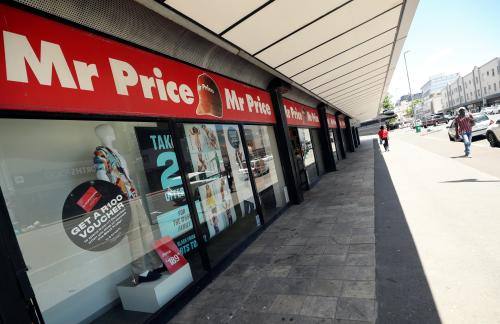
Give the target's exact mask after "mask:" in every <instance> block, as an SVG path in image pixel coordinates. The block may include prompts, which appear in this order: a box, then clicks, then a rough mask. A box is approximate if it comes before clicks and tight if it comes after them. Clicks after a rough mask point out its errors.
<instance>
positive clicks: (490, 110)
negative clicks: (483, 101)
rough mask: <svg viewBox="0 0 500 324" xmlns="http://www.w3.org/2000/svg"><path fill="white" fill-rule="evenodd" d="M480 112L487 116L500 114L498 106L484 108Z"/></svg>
mask: <svg viewBox="0 0 500 324" xmlns="http://www.w3.org/2000/svg"><path fill="white" fill-rule="evenodd" d="M481 112H482V113H485V114H488V115H495V114H500V106H491V107H484V108H483V109H481Z"/></svg>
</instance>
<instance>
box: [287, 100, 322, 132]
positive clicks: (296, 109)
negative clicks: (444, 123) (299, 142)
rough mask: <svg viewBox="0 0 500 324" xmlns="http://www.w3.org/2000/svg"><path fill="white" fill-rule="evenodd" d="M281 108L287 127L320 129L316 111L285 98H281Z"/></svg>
mask: <svg viewBox="0 0 500 324" xmlns="http://www.w3.org/2000/svg"><path fill="white" fill-rule="evenodd" d="M283 107H284V108H285V114H286V121H287V123H288V125H289V126H299V127H301V126H302V127H317V128H319V127H321V124H320V122H319V115H318V111H317V110H316V109H314V108H311V107H308V106H305V105H302V104H300V103H298V102H295V101H292V100H288V99H285V98H283Z"/></svg>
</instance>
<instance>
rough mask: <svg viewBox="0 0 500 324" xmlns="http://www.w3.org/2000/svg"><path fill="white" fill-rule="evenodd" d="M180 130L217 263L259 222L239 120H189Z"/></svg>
mask: <svg viewBox="0 0 500 324" xmlns="http://www.w3.org/2000/svg"><path fill="white" fill-rule="evenodd" d="M178 133H179V134H181V143H182V145H181V146H182V151H183V155H184V158H185V161H186V165H185V166H184V167H185V169H186V170H187V172H188V177H189V188H190V190H191V194H192V197H193V199H194V203H195V205H196V209H197V212H198V218H199V219H200V223H201V224H202V226H201V230H202V232H203V237H204V240H205V241H206V242H207V243H208V244H207V250H208V255H209V257H210V260H211V261H212V263H217V262H218V261H219V260H220V259H221V258H223V257H224V255H225V254H227V253H228V252H230V250H231V249H232V248H233V247H234V246H236V245H237V244H238V243H239V242H241V241H242V240H243V239H245V238H246V237H247V236H248V235H249V234H250V233H252V232H253V231H254V230H255V229H256V227H257V226H259V225H260V219H259V217H258V215H257V212H256V209H255V200H254V196H253V191H252V186H251V184H250V179H249V177H248V167H247V163H248V160H247V158H246V157H245V155H244V152H243V144H242V142H241V136H240V132H239V129H238V125H226V124H225V125H221V124H204V123H197V124H191V123H188V124H182V125H178Z"/></svg>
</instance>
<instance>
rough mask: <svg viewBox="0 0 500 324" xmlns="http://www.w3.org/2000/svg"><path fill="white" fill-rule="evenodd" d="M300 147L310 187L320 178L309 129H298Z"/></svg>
mask: <svg viewBox="0 0 500 324" xmlns="http://www.w3.org/2000/svg"><path fill="white" fill-rule="evenodd" d="M297 130H298V134H299V140H300V146H301V150H302V158H303V160H304V167H305V170H306V174H307V182H308V183H309V185H311V184H312V183H314V182H315V181H316V179H317V178H318V169H317V167H316V158H315V155H316V154H315V152H314V151H315V150H316V149H317V148H316V147H314V145H313V141H312V138H311V132H310V130H309V129H308V128H298V129H297Z"/></svg>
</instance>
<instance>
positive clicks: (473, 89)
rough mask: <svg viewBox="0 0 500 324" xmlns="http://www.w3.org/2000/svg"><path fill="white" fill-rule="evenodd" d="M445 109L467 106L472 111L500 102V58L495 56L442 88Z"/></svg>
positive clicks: (450, 110)
mask: <svg viewBox="0 0 500 324" xmlns="http://www.w3.org/2000/svg"><path fill="white" fill-rule="evenodd" d="M441 104H442V107H443V111H445V112H448V113H452V112H453V111H455V110H456V109H457V108H458V107H461V106H466V107H467V108H469V109H470V110H471V111H477V110H479V109H480V108H481V107H486V106H491V105H498V104H500V58H498V57H495V58H494V59H492V60H490V61H489V62H487V63H485V64H483V65H481V66H480V67H477V66H474V68H473V69H472V71H471V72H470V73H468V74H467V75H465V76H463V77H458V79H456V80H454V81H453V82H450V83H448V84H447V85H446V86H444V87H443V88H442V89H441Z"/></svg>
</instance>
